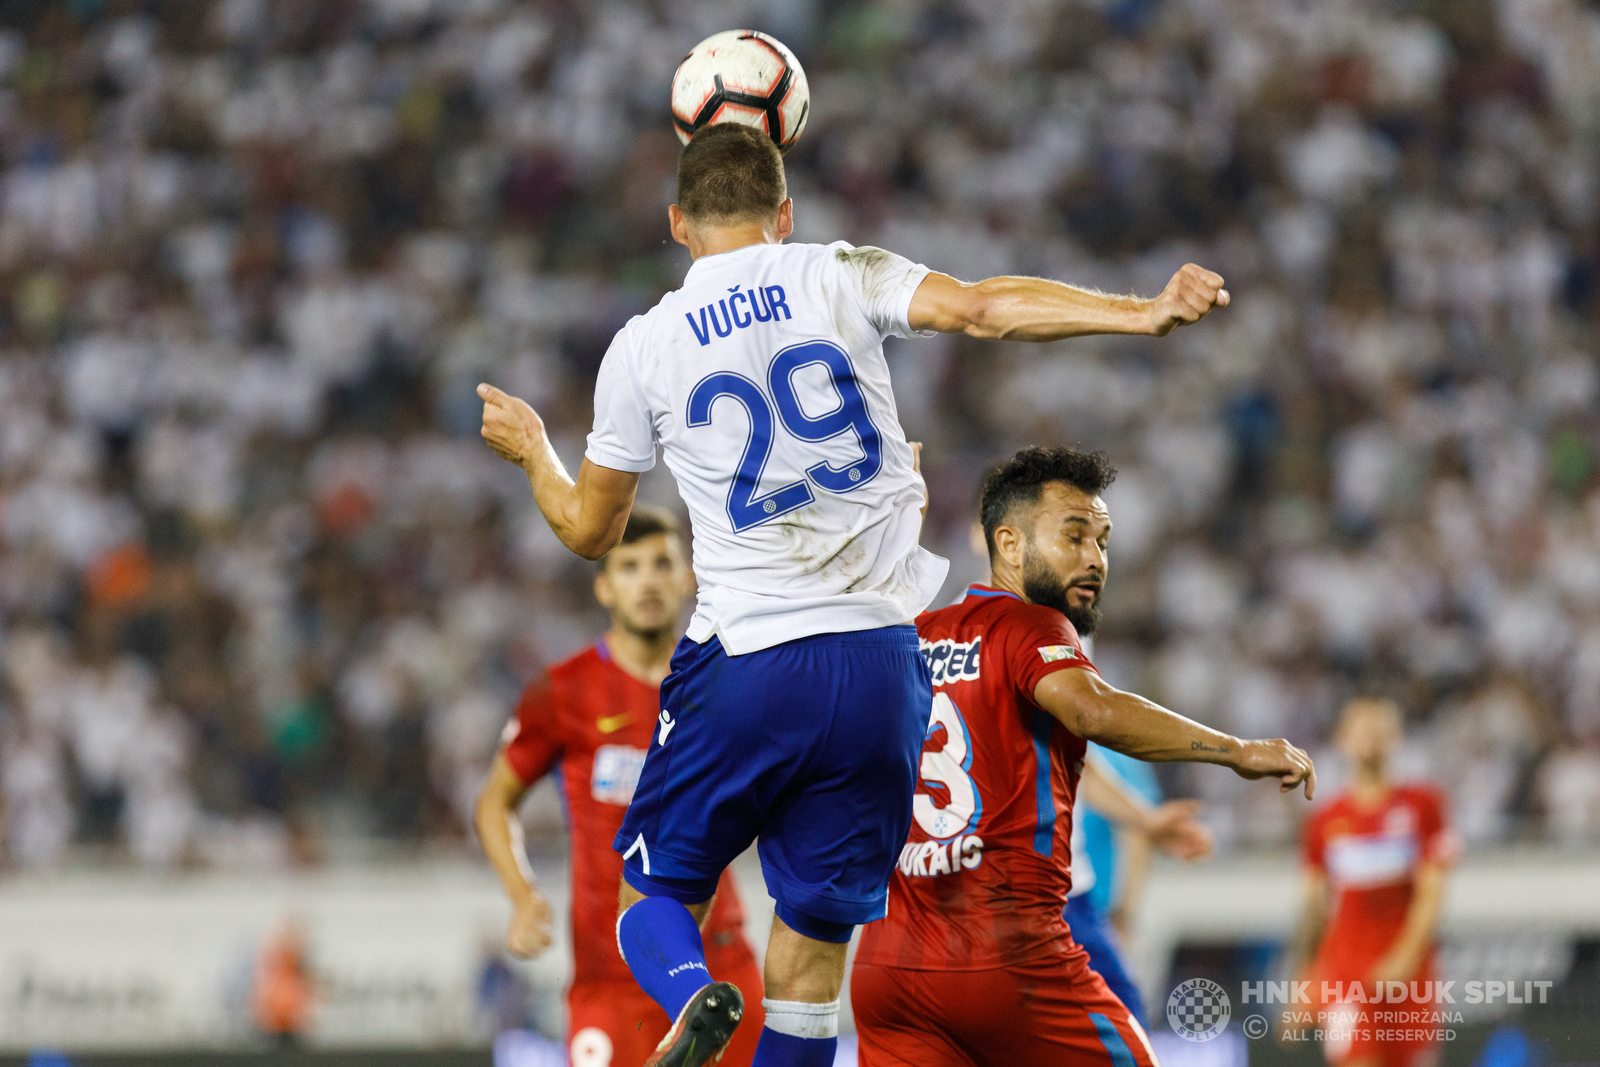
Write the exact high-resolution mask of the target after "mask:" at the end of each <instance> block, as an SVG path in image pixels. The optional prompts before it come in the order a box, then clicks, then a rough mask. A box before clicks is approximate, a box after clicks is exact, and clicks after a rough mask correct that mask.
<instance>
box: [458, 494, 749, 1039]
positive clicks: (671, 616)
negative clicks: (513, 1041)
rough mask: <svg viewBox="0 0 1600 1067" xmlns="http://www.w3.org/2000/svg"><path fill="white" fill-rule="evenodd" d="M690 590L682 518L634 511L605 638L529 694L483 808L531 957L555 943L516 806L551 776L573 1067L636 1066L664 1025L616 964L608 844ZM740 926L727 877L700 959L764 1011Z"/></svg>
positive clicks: (612, 565)
mask: <svg viewBox="0 0 1600 1067" xmlns="http://www.w3.org/2000/svg"><path fill="white" fill-rule="evenodd" d="M692 587H693V575H692V574H691V573H690V571H689V565H688V561H687V560H686V559H685V555H684V550H683V543H682V539H681V538H680V537H679V535H678V523H677V520H676V519H674V518H673V516H672V514H671V513H670V512H668V511H665V510H663V509H661V508H656V507H651V506H649V505H647V504H636V505H635V506H634V508H633V511H632V514H630V515H629V516H628V522H627V526H626V527H624V529H623V533H622V540H621V542H620V543H619V544H618V545H617V547H616V548H614V549H612V550H611V551H610V552H609V553H608V554H607V555H606V556H605V557H604V558H602V559H601V561H600V572H599V574H597V575H596V576H595V583H594V592H595V598H596V599H598V600H599V601H600V604H601V605H602V606H603V607H605V608H606V610H607V611H609V612H610V613H611V628H610V629H608V630H607V631H606V632H605V634H604V635H603V636H602V637H601V638H600V640H598V641H596V642H595V643H594V644H593V645H592V646H590V647H589V648H587V649H585V650H584V651H583V652H580V653H578V654H577V655H576V656H573V657H572V658H571V659H569V660H566V661H565V662H563V663H559V664H557V665H555V666H554V667H551V668H550V669H549V671H548V672H547V674H546V675H545V677H543V678H540V679H538V680H536V681H535V682H534V683H533V684H531V685H529V686H528V688H527V690H526V691H525V692H524V693H523V694H522V700H521V701H520V702H519V704H518V706H517V714H516V717H515V718H514V719H512V720H511V722H509V723H508V724H507V725H506V731H505V736H504V739H503V741H502V743H501V746H500V751H499V752H498V753H497V754H496V755H495V759H494V765H493V767H492V768H491V769H490V771H489V780H488V781H487V782H486V783H485V784H484V788H483V793H482V794H481V795H480V796H479V798H478V806H477V819H476V821H477V827H478V837H479V839H480V840H482V842H483V851H484V854H485V855H487V856H488V857H489V862H490V863H491V864H493V866H494V869H495V872H496V873H497V874H499V876H500V881H501V883H502V884H504V886H505V889H506V894H507V895H508V896H509V897H510V898H511V903H512V908H513V911H512V916H511V926H510V929H509V930H508V931H507V932H506V947H507V948H509V949H510V950H511V952H512V954H513V955H516V956H521V957H523V958H528V957H533V956H537V955H539V953H541V952H543V951H544V950H545V948H546V947H548V946H549V944H550V924H551V914H550V905H549V904H548V903H546V901H545V899H544V897H543V895H542V894H541V893H540V892H539V887H538V885H537V884H536V883H535V881H534V879H533V875H532V872H531V871H529V869H528V865H527V860H526V857H525V854H524V852H523V847H522V824H521V822H520V821H518V817H517V807H518V805H519V804H520V803H521V801H522V798H523V796H524V795H525V794H526V793H527V791H528V789H529V788H530V787H531V786H532V785H533V784H534V783H535V782H537V781H538V780H539V779H540V778H543V777H544V776H545V775H546V774H548V773H550V771H552V770H555V771H556V773H557V774H558V776H559V777H558V782H559V785H560V787H561V790H562V801H563V808H564V809H565V811H566V814H567V824H568V830H569V832H570V836H571V856H572V949H573V956H574V968H573V984H572V987H571V988H570V989H569V990H568V991H567V1041H568V1047H569V1052H570V1055H571V1060H572V1064H573V1067H610V1065H613V1064H615V1065H616V1067H635V1065H637V1064H640V1063H643V1062H644V1060H645V1057H646V1056H648V1055H650V1053H651V1052H652V1051H654V1049H655V1047H656V1044H657V1043H658V1042H659V1041H660V1040H661V1038H662V1037H663V1036H665V1034H666V1032H667V1027H668V1026H669V1020H668V1019H667V1016H666V1014H665V1013H664V1012H663V1011H662V1010H661V1008H659V1007H658V1006H657V1005H656V1004H655V1002H654V1001H652V1000H651V999H650V998H649V997H647V996H645V995H644V993H643V992H642V991H640V989H639V987H638V985H637V984H636V983H635V982H634V981H633V976H632V975H631V974H629V973H628V968H627V965H626V964H624V963H623V962H622V957H621V956H619V955H618V954H617V938H616V918H617V890H618V887H619V886H620V885H621V884H622V858H621V857H620V856H618V855H617V853H616V852H615V851H613V850H612V848H611V839H612V838H613V837H614V836H615V835H616V832H617V827H619V826H620V825H622V815H623V812H624V811H625V810H626V809H627V804H628V801H629V800H630V799H631V798H632V796H633V790H634V785H635V783H637V781H638V779H639V768H640V767H641V766H642V765H643V763H644V753H645V749H646V748H647V747H648V746H649V744H650V735H651V733H653V732H654V730H655V726H656V714H657V712H658V711H659V710H660V707H661V704H660V695H661V693H660V686H661V679H662V678H663V677H664V676H665V675H666V673H667V661H668V659H669V658H670V657H671V655H672V647H673V644H674V643H675V642H676V640H677V636H678V631H677V627H678V619H679V618H680V616H681V613H682V609H683V602H684V600H685V599H686V598H687V597H688V595H689V593H690V591H691V589H692ZM743 924H744V913H743V910H742V909H741V908H740V904H739V894H738V891H737V889H736V888H735V887H734V883H733V876H732V875H731V874H727V873H725V874H724V875H723V878H722V881H721V883H720V885H719V886H718V889H717V895H716V898H715V902H714V903H713V905H712V907H711V909H710V911H709V913H708V914H707V916H706V922H705V931H704V936H705V943H706V959H707V962H708V963H709V964H710V965H711V966H713V967H716V968H717V973H719V974H725V975H728V976H729V980H730V981H733V982H736V983H739V985H740V986H741V988H744V989H748V990H749V991H750V992H751V993H752V994H753V995H754V996H755V997H756V998H757V999H758V1000H759V996H760V990H761V972H760V969H759V968H758V967H757V966H756V960H755V957H754V955H753V954H752V953H751V951H750V946H749V945H748V944H747V943H746V942H745V939H744V934H743ZM754 1010H755V1011H756V1013H757V1020H758V1025H757V1026H754V1027H750V1028H749V1029H747V1030H741V1031H740V1032H739V1033H738V1034H737V1035H735V1037H734V1040H733V1042H732V1044H731V1045H730V1046H729V1048H728V1052H727V1054H726V1055H725V1056H724V1057H723V1060H722V1062H723V1063H724V1064H730V1065H733V1067H748V1064H749V1063H750V1060H751V1057H752V1056H754V1054H755V1046H756V1039H757V1037H758V1035H759V1034H760V1032H761V1031H760V1027H759V1019H760V1015H759V1012H760V1009H759V1007H757V1008H755V1009H754Z"/></svg>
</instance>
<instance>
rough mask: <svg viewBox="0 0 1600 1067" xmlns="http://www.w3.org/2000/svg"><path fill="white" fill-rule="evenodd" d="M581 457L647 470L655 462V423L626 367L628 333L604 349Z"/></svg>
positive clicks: (615, 467)
mask: <svg viewBox="0 0 1600 1067" xmlns="http://www.w3.org/2000/svg"><path fill="white" fill-rule="evenodd" d="M584 458H585V459H587V460H588V461H589V462H590V463H593V464H595V465H596V466H598V467H608V468H610V469H611V470H618V471H634V472H640V471H647V470H649V469H650V468H652V467H654V466H655V465H656V433H655V424H654V422H653V420H652V419H651V417H650V408H649V407H648V406H647V405H646V404H645V401H644V398H643V397H642V396H641V395H640V394H639V383H638V381H637V380H636V379H635V378H634V376H633V373H632V371H631V369H630V368H629V367H628V334H627V332H626V331H623V332H621V333H618V334H617V336H616V337H615V338H614V339H613V340H612V342H611V347H610V348H608V349H606V356H605V359H604V360H602V361H601V363H600V374H599V376H598V377H597V378H596V379H595V385H594V428H593V429H592V430H590V431H589V443H588V446H587V448H585V449H584Z"/></svg>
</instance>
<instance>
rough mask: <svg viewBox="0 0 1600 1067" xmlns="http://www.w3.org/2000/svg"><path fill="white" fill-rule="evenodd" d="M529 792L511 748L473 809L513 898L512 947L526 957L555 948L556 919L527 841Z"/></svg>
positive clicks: (496, 760) (498, 755) (509, 945)
mask: <svg viewBox="0 0 1600 1067" xmlns="http://www.w3.org/2000/svg"><path fill="white" fill-rule="evenodd" d="M527 791H528V787H527V785H526V784H525V783H524V782H523V781H522V779H521V778H518V777H517V772H516V771H513V770H512V769H511V764H509V763H507V762H506V757H505V753H503V752H498V753H496V754H495V757H494V764H493V766H491V767H490V769H489V780H488V781H486V782H485V783H484V784H483V792H481V793H479V794H478V803H477V806H476V807H475V808H474V810H473V813H472V815H473V818H472V821H473V823H474V825H475V826H476V827H477V830H478V840H479V841H480V842H482V843H483V854H484V856H485V857H486V858H487V859H488V860H489V866H491V867H493V868H494V872H495V873H496V874H498V875H499V876H500V884H501V885H503V886H504V887H505V890H506V896H507V897H509V898H510V899H511V925H510V927H509V928H508V929H507V930H506V948H508V949H510V950H511V954H512V955H513V956H520V957H522V958H523V959H529V958H531V957H534V956H537V955H538V954H539V953H541V952H543V951H544V950H545V949H546V948H548V947H549V945H550V920H551V916H550V905H549V904H548V903H547V902H546V901H545V899H544V895H543V894H542V893H540V892H539V885H538V883H537V882H536V881H535V880H534V877H533V871H532V870H530V869H529V867H528V858H527V853H526V852H525V851H524V849H523V845H522V823H521V821H520V820H519V819H518V818H517V805H518V804H520V803H521V802H522V797H523V794H524V793H526V792H527Z"/></svg>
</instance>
